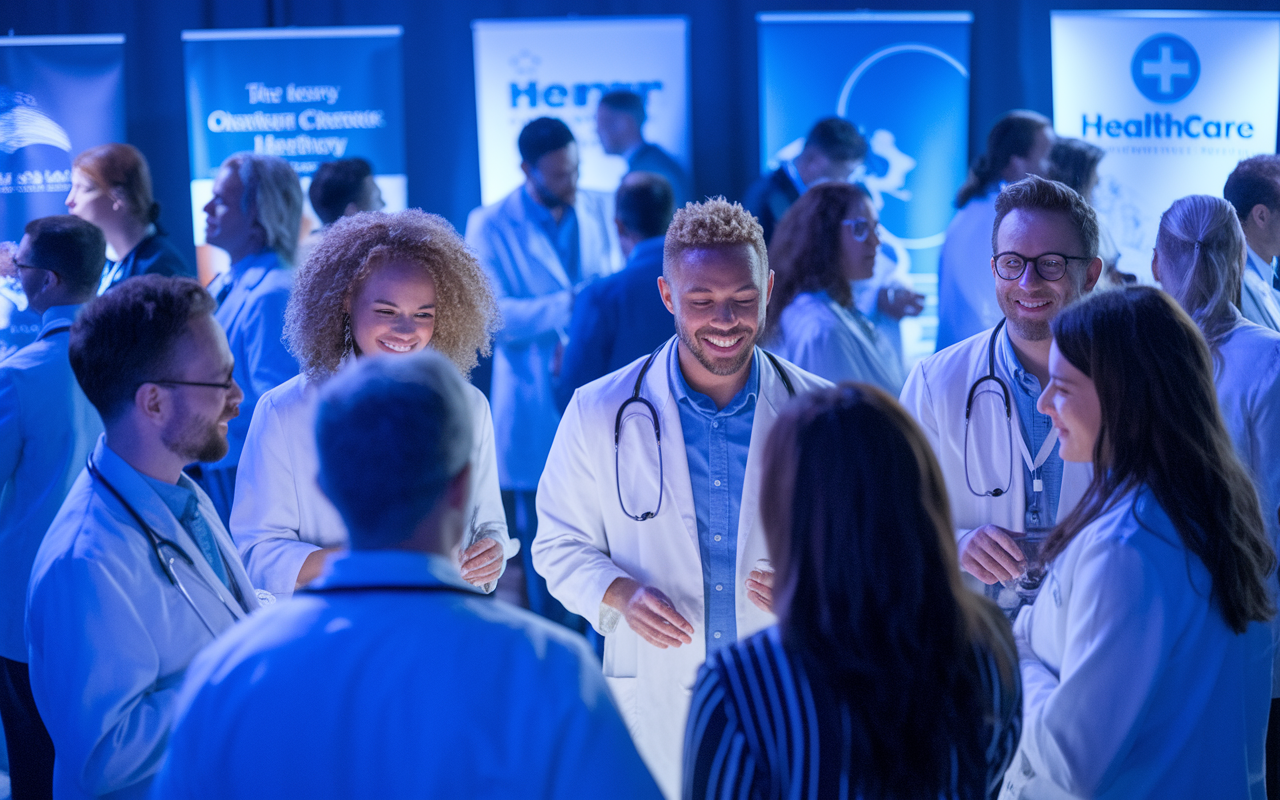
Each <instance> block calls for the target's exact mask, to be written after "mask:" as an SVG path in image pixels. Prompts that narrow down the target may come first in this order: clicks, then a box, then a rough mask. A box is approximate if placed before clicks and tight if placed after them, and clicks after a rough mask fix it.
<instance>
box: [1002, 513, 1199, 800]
mask: <svg viewBox="0 0 1280 800" xmlns="http://www.w3.org/2000/svg"><path fill="white" fill-rule="evenodd" d="M1082 535H1084V534H1082ZM1082 544H1083V547H1084V549H1083V551H1082V552H1081V553H1080V555H1079V559H1078V560H1077V561H1076V563H1075V565H1074V567H1073V569H1072V572H1073V582H1072V587H1071V596H1070V599H1069V600H1068V601H1067V602H1068V603H1069V604H1070V607H1069V609H1068V610H1067V623H1066V647H1065V649H1064V652H1063V658H1062V668H1061V671H1060V673H1059V674H1058V675H1057V676H1055V675H1054V674H1053V672H1052V671H1050V670H1049V668H1048V667H1046V666H1045V665H1044V664H1043V663H1042V662H1041V661H1040V660H1039V658H1037V657H1036V655H1035V652H1034V650H1033V649H1032V648H1031V647H1030V645H1029V644H1028V634H1029V631H1030V627H1031V625H1030V622H1031V620H1032V618H1033V616H1032V615H1031V614H1030V613H1027V612H1024V613H1023V614H1022V615H1021V617H1020V618H1019V620H1018V622H1019V626H1018V633H1019V639H1020V641H1019V643H1018V644H1019V660H1020V662H1021V669H1022V689H1023V729H1022V750H1023V753H1024V754H1025V755H1026V757H1027V759H1028V761H1029V763H1030V765H1031V767H1032V769H1033V770H1034V771H1035V773H1036V774H1037V775H1041V776H1044V777H1046V778H1048V779H1049V780H1051V781H1052V782H1053V783H1054V784H1055V785H1057V786H1060V787H1062V788H1063V789H1066V790H1067V791H1068V792H1070V793H1071V794H1072V795H1073V796H1079V797H1096V796H1097V795H1099V794H1101V793H1103V792H1104V791H1106V789H1107V788H1108V784H1109V782H1110V780H1111V779H1112V778H1113V777H1114V775H1115V773H1116V769H1115V767H1116V765H1117V764H1119V763H1121V762H1122V761H1123V760H1124V758H1125V757H1126V755H1127V754H1128V753H1129V750H1130V749H1131V747H1132V744H1133V737H1132V736H1131V734H1130V732H1131V731H1132V730H1133V729H1134V726H1135V725H1136V724H1137V722H1138V720H1139V719H1140V718H1141V717H1142V716H1143V715H1144V714H1145V713H1147V711H1148V706H1149V704H1150V699H1151V695H1152V694H1153V691H1154V689H1155V686H1156V684H1157V682H1158V681H1159V679H1160V677H1161V673H1162V670H1163V668H1164V666H1165V663H1166V660H1167V658H1168V655H1169V650H1170V648H1171V646H1172V641H1171V639H1172V636H1173V634H1169V633H1167V632H1168V631H1176V630H1180V629H1181V626H1182V621H1181V620H1173V619H1170V615H1171V614H1172V613H1175V612H1174V609H1172V608H1171V607H1170V605H1169V603H1168V601H1167V600H1166V597H1167V596H1171V595H1172V596H1176V593H1177V592H1184V593H1185V592H1186V591H1187V589H1186V588H1185V581H1186V573H1185V572H1183V571H1179V573H1178V577H1179V578H1181V579H1182V582H1183V584H1184V586H1183V587H1182V588H1175V587H1170V586H1166V585H1164V584H1165V581H1164V580H1163V579H1162V578H1163V576H1161V575H1160V574H1159V572H1158V571H1157V569H1156V568H1155V566H1154V565H1152V564H1151V562H1150V561H1149V560H1147V559H1146V558H1144V557H1143V555H1142V553H1140V552H1139V551H1138V550H1137V549H1135V548H1134V547H1132V546H1131V545H1127V544H1124V543H1121V542H1118V541H1115V540H1113V539H1103V540H1101V541H1097V542H1087V543H1082ZM1099 709H1106V713H1105V714H1100V713H1098V710H1099Z"/></svg>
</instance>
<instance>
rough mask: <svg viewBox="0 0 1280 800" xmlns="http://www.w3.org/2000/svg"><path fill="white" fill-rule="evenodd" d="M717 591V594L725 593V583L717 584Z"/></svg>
mask: <svg viewBox="0 0 1280 800" xmlns="http://www.w3.org/2000/svg"><path fill="white" fill-rule="evenodd" d="M716 591H717V592H723V591H724V584H723V583H717V584H716Z"/></svg>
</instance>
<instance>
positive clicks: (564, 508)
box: [533, 198, 830, 797]
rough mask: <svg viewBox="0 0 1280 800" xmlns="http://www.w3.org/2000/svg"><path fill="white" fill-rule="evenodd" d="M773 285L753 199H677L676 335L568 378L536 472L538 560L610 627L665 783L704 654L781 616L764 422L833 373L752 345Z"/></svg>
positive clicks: (616, 667) (607, 660) (616, 666)
mask: <svg viewBox="0 0 1280 800" xmlns="http://www.w3.org/2000/svg"><path fill="white" fill-rule="evenodd" d="M772 288H773V273H772V271H770V269H769V258H768V253H767V251H766V250H765V244H764V233H763V231H762V230H761V228H760V224H759V223H758V222H757V221H756V219H755V218H754V217H752V216H751V214H749V213H748V212H747V211H746V210H745V209H743V208H742V206H740V205H738V204H736V203H732V204H731V203H728V202H726V201H725V200H724V199H723V198H715V199H711V200H708V201H706V202H705V203H699V204H697V205H689V206H686V207H685V208H683V209H681V210H680V211H678V212H677V213H676V215H675V219H674V220H672V223H671V227H670V228H669V229H668V230H667V236H666V241H665V243H664V249H663V276H662V277H661V278H660V279H658V285H657V287H656V289H657V291H659V292H661V296H662V301H663V303H664V304H665V305H666V307H667V309H668V310H669V311H670V312H671V313H672V314H673V315H674V316H675V328H676V336H675V337H673V338H672V339H671V340H669V341H668V342H666V343H665V344H663V345H662V346H661V347H660V348H659V349H658V350H656V351H655V352H654V353H653V354H651V355H649V356H647V357H645V358H641V359H638V360H637V361H635V362H633V363H632V364H630V365H628V366H626V367H623V368H622V369H620V370H618V371H617V372H614V373H612V374H610V375H606V376H605V377H603V378H600V379H599V380H596V381H594V382H592V383H589V384H587V385H586V386H584V387H582V388H581V389H579V390H578V391H577V392H576V393H575V394H574V396H573V399H572V400H570V401H569V406H568V408H567V409H566V410H565V414H564V418H563V420H562V421H561V423H560V427H559V430H558V431H557V432H556V437H555V441H554V443H553V444H552V446H551V454H550V456H549V457H548V459H547V468H546V469H545V470H544V471H543V473H542V481H541V483H539V485H538V535H537V538H536V539H535V540H534V544H533V562H534V565H535V566H536V568H537V570H538V572H539V573H540V574H541V575H542V576H543V577H545V578H546V580H547V585H548V587H549V588H550V590H551V593H552V594H553V595H554V596H555V597H556V599H558V600H559V601H560V602H561V603H563V604H564V605H565V607H566V608H568V609H569V610H570V611H573V612H574V613H577V614H581V615H582V616H583V617H586V618H587V619H588V620H589V621H590V622H591V624H592V625H593V626H594V627H595V629H596V630H597V631H598V632H599V633H601V634H602V635H603V636H605V652H604V673H605V677H606V679H607V680H608V682H609V685H610V687H611V688H612V689H613V693H614V697H615V698H616V699H617V701H618V706H619V708H620V709H621V710H622V714H623V717H624V718H625V719H626V721H627V725H628V727H629V728H630V730H631V734H632V736H633V737H634V738H635V741H636V746H637V748H638V749H639V750H640V754H641V756H643V757H644V759H645V762H646V763H647V764H648V766H649V768H650V770H652V771H653V774H654V777H656V778H657V780H658V784H659V786H660V787H661V788H662V790H663V793H664V794H666V795H667V796H668V797H676V796H678V795H679V791H680V772H681V769H680V761H681V745H682V743H683V736H684V725H685V716H686V714H687V712H688V708H689V692H690V689H691V688H692V687H693V682H694V678H695V675H696V673H697V669H698V667H699V665H701V664H702V662H703V661H704V660H705V659H706V656H707V654H708V653H711V652H714V651H715V650H716V649H717V648H719V647H723V646H725V645H728V644H730V643H732V642H734V641H736V640H737V639H739V638H741V637H746V636H750V635H751V634H753V633H755V632H757V631H759V630H761V629H762V628H765V627H767V626H768V625H771V624H773V622H774V621H775V617H774V615H773V613H772V602H773V601H772V594H771V587H772V572H771V571H769V569H768V566H767V563H759V562H761V561H762V560H764V559H766V558H767V556H768V552H767V550H766V548H765V541H764V536H763V534H762V531H761V530H760V519H759V498H758V495H759V491H760V486H761V478H762V475H761V464H760V459H761V457H762V450H763V444H764V440H765V437H766V436H767V435H768V432H769V429H770V428H771V427H772V426H773V423H774V420H775V419H776V418H777V414H778V409H779V408H780V407H781V406H782V404H783V403H785V402H786V401H787V399H788V398H789V397H790V396H791V395H794V394H796V393H798V392H805V391H809V390H811V389H815V388H818V387H820V386H828V385H830V384H829V383H828V382H827V381H824V380H823V379H821V378H819V377H817V376H815V375H810V374H809V373H807V372H804V371H803V370H801V369H799V368H798V367H796V366H794V365H792V364H789V363H787V362H785V361H783V360H781V359H779V358H776V357H774V356H773V355H771V354H769V353H767V352H765V351H764V350H761V349H760V348H759V347H757V346H756V342H757V340H758V339H759V338H760V335H761V333H762V331H763V330H764V321H765V307H766V305H767V304H768V301H769V292H770V291H771V290H772ZM610 442H613V443H615V444H616V449H615V448H614V447H610V446H609V443H610Z"/></svg>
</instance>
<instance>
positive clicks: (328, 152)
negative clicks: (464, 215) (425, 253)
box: [182, 27, 407, 279]
mask: <svg viewBox="0 0 1280 800" xmlns="http://www.w3.org/2000/svg"><path fill="white" fill-rule="evenodd" d="M182 42H183V56H184V59H185V64H186V82H187V132H188V136H189V139H190V148H191V149H190V152H191V207H192V220H193V226H194V230H195V240H196V245H197V251H198V259H199V262H200V268H201V274H202V277H205V278H206V279H207V278H208V277H210V276H211V274H212V273H213V272H216V271H217V269H218V267H220V266H221V265H220V264H218V263H217V255H220V251H218V253H217V254H215V253H214V252H211V248H209V247H208V246H207V245H205V244H204V214H203V213H202V212H201V209H202V208H203V207H204V205H205V203H207V202H208V200H209V197H210V196H211V190H212V185H213V179H214V177H215V176H216V175H217V172H218V167H219V166H220V165H221V164H222V162H223V160H224V159H226V157H227V156H229V155H231V154H233V153H237V152H240V151H242V150H249V151H252V152H255V153H261V154H264V155H274V156H280V157H281V158H283V159H285V160H286V161H288V162H290V163H291V164H292V165H293V168H294V170H296V171H297V173H298V176H299V177H300V178H301V179H302V185H303V190H304V191H305V190H306V188H307V187H308V186H309V185H310V176H311V175H312V173H314V172H315V171H316V168H317V167H319V166H320V164H321V163H322V162H325V161H332V160H335V159H340V158H354V157H360V158H364V159H366V160H368V161H369V162H370V163H371V164H372V165H373V170H374V180H376V181H377V183H378V186H379V188H381V190H382V196H383V200H384V201H385V202H386V204H387V210H388V211H399V210H402V209H403V208H404V207H405V204H406V199H407V197H406V195H407V185H406V180H405V153H404V77H403V76H404V68H403V59H402V56H401V48H400V42H401V29H400V28H399V27H379V28H368V27H362V28H267V29H261V30H225V31H223V30H219V31H183V32H182ZM307 213H308V215H309V217H310V218H311V220H312V222H313V223H315V218H314V212H312V211H311V210H310V208H309V207H308V209H307ZM304 227H305V224H304Z"/></svg>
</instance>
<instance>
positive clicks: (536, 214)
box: [520, 184, 573, 228]
mask: <svg viewBox="0 0 1280 800" xmlns="http://www.w3.org/2000/svg"><path fill="white" fill-rule="evenodd" d="M520 197H521V199H522V200H523V201H524V210H525V213H526V214H527V215H528V216H530V217H532V218H533V221H534V222H536V223H538V224H539V225H544V226H545V225H549V226H551V227H552V228H558V227H560V226H561V225H563V224H564V222H565V220H567V219H568V218H569V213H570V212H571V211H573V206H565V207H564V214H562V215H561V216H560V221H559V222H556V218H555V217H553V216H551V209H549V208H547V207H546V206H544V205H543V204H542V203H539V202H538V201H537V200H536V199H535V198H534V196H533V195H531V194H529V185H528V184H525V185H524V186H521V187H520Z"/></svg>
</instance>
